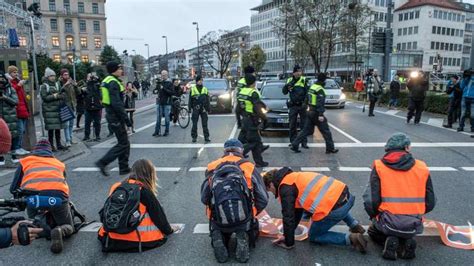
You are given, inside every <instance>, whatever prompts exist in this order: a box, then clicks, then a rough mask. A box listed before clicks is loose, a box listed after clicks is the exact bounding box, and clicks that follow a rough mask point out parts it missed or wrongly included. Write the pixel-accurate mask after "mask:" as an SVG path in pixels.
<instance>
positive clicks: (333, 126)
mask: <svg viewBox="0 0 474 266" xmlns="http://www.w3.org/2000/svg"><path fill="white" fill-rule="evenodd" d="M328 124H329V126H330V127H332V128H334V129H335V130H336V131H338V132H339V133H341V134H342V135H344V136H345V137H346V138H348V139H350V140H352V141H354V142H355V143H362V142H361V141H360V140H358V139H356V138H354V137H353V136H351V135H349V134H348V133H346V132H344V131H343V130H342V129H340V128H338V127H336V126H335V125H333V124H331V123H328Z"/></svg>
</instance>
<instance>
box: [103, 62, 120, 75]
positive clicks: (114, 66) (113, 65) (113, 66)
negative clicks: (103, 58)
mask: <svg viewBox="0 0 474 266" xmlns="http://www.w3.org/2000/svg"><path fill="white" fill-rule="evenodd" d="M105 68H107V72H109V74H112V73H114V72H115V71H117V70H118V69H119V68H120V63H118V62H116V61H109V62H107V65H106V66H105Z"/></svg>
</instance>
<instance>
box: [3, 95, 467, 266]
mask: <svg viewBox="0 0 474 266" xmlns="http://www.w3.org/2000/svg"><path fill="white" fill-rule="evenodd" d="M360 107H361V106H360V105H359V104H348V106H347V107H346V109H342V110H328V111H327V113H326V114H327V117H328V119H329V122H330V123H331V125H332V128H331V130H332V134H333V137H334V140H335V142H336V146H338V147H339V148H340V152H339V153H338V154H335V155H326V154H325V153H324V151H325V148H324V141H323V139H322V137H321V135H320V134H319V132H317V131H316V133H315V134H314V136H313V137H312V138H311V139H310V140H309V142H310V147H311V148H310V149H309V150H303V152H302V153H300V154H294V153H293V152H291V151H290V150H289V149H288V146H287V144H288V136H287V135H285V134H284V133H266V134H265V136H264V142H265V143H267V144H270V145H271V148H270V149H269V150H268V151H267V152H266V153H265V154H264V158H265V160H266V161H268V162H269V163H270V167H269V168H272V167H281V166H290V167H292V168H293V169H295V170H306V171H309V170H319V171H324V173H326V174H328V175H331V176H334V177H336V178H339V179H341V180H342V181H344V182H345V183H346V184H348V186H349V187H350V191H351V192H352V193H353V194H354V195H355V196H356V204H355V206H354V208H353V209H352V214H353V216H354V217H355V218H356V219H358V220H360V221H361V223H362V224H364V225H367V224H369V220H368V217H367V215H366V213H365V211H364V209H363V204H362V193H363V191H364V189H365V186H366V182H367V180H368V177H369V174H370V166H371V163H372V161H373V160H374V159H377V158H380V157H381V156H382V155H383V153H384V150H383V145H384V143H385V141H386V140H387V138H388V137H389V136H390V135H391V134H393V133H395V132H405V133H407V134H408V135H409V136H410V137H411V139H412V142H413V146H414V147H413V154H414V156H415V157H416V158H418V159H422V160H424V161H426V162H427V164H428V165H429V166H430V167H433V168H432V179H433V184H434V188H435V192H436V196H437V200H438V201H437V206H436V208H435V209H434V211H433V212H431V213H429V214H428V215H427V217H428V218H432V219H434V220H438V221H442V222H446V223H450V224H453V225H467V222H468V221H471V222H472V221H474V197H473V192H474V191H473V187H474V186H473V185H474V183H473V178H474V142H473V139H472V138H470V137H469V134H460V133H456V132H454V131H452V130H447V129H444V128H441V127H440V124H439V118H438V117H434V116H429V117H424V118H423V122H424V123H422V124H421V125H419V126H415V125H413V124H411V125H407V124H406V123H405V121H404V120H403V116H404V113H403V112H398V113H397V112H394V111H388V112H387V110H382V109H379V112H377V113H376V116H375V117H374V118H369V117H367V113H365V114H364V113H362V112H361V109H360ZM155 118H156V116H155V110H154V109H151V110H148V111H145V112H143V113H141V114H139V115H138V116H137V117H136V119H135V121H136V129H137V133H135V134H133V135H132V136H131V137H130V139H131V143H132V150H131V156H130V160H131V162H133V161H135V160H137V159H139V158H147V159H150V160H151V161H152V162H153V163H154V164H155V166H156V167H157V172H158V176H159V185H160V188H159V190H158V193H159V194H158V198H159V200H160V202H161V203H162V205H163V206H164V208H165V210H166V214H167V217H168V219H169V220H170V222H172V223H180V224H185V228H184V230H183V232H182V233H180V234H177V235H172V236H170V237H169V239H168V242H167V244H165V245H164V246H162V247H160V248H157V249H155V250H151V251H147V252H145V253H143V254H140V255H139V254H103V253H102V252H101V248H100V245H99V242H98V241H97V239H96V236H97V234H96V232H94V229H90V228H89V230H86V231H82V232H79V233H78V234H76V235H74V236H73V237H72V238H71V239H69V240H67V241H66V247H65V250H64V252H63V253H62V254H60V255H53V254H51V253H50V252H49V243H47V242H46V241H45V240H38V241H35V242H34V243H33V244H32V245H31V246H29V247H12V248H9V249H5V250H2V251H1V252H0V265H13V264H17V265H27V264H39V265H46V264H54V265H57V264H73V265H94V264H100V265H103V264H107V265H112V264H113V265H125V264H131V263H133V264H135V265H138V264H145V263H146V264H157V265H210V264H216V262H215V259H214V256H213V252H212V248H211V246H210V239H209V237H208V235H207V234H206V233H205V232H204V231H201V230H200V229H199V228H202V225H200V226H199V224H205V223H206V220H207V219H206V216H205V212H204V206H203V205H202V204H201V203H200V200H199V199H200V197H199V196H200V185H201V182H202V181H203V178H204V175H203V173H204V172H203V168H204V167H206V165H207V163H209V162H210V161H212V160H215V159H217V158H218V157H220V156H221V155H222V146H223V143H224V141H225V140H226V139H228V138H229V137H232V136H237V135H238V130H237V129H236V125H235V118H234V116H233V115H231V114H216V115H211V117H210V120H209V128H210V130H211V139H212V143H211V144H209V145H204V139H203V137H202V132H201V131H199V134H200V135H201V136H200V137H199V138H198V143H197V144H192V143H191V136H190V127H188V128H187V129H181V128H179V127H172V128H171V135H170V136H169V137H160V138H154V137H152V136H151V135H152V133H153V131H154V124H153V123H154V121H155ZM103 132H106V129H105V128H104V131H103ZM81 134H82V133H78V137H79V138H82V135H81ZM103 134H106V133H103ZM113 143H114V140H113V139H109V140H104V141H103V142H102V143H100V144H98V143H88V145H89V146H90V152H89V153H88V154H86V155H84V156H81V157H78V158H74V159H73V160H71V161H70V162H68V164H67V168H68V183H69V186H70V187H71V193H72V199H73V201H74V202H75V203H76V205H77V206H78V207H79V209H80V210H81V211H82V212H84V213H85V214H86V216H87V217H88V219H89V220H98V211H99V209H100V208H101V207H102V205H103V203H104V201H105V198H106V195H107V192H108V190H109V187H110V186H111V185H112V184H113V183H115V182H117V181H119V180H121V178H123V177H120V176H118V172H113V174H112V176H111V177H103V176H101V175H100V174H99V173H98V171H97V170H96V169H94V162H95V161H96V160H98V159H99V158H100V157H101V156H102V155H103V154H104V153H105V152H106V151H107V149H108V148H109V147H110V146H111V145H113ZM117 166H118V165H116V164H114V165H112V167H117ZM264 170H267V169H264ZM5 178H10V176H0V179H5ZM0 197H9V193H8V186H3V187H0ZM267 210H268V212H269V213H270V214H271V215H272V216H273V217H281V212H280V208H279V206H278V202H277V201H276V200H275V199H273V198H272V199H271V201H270V204H269V206H268V208H267ZM418 243H419V248H418V250H417V258H416V259H415V260H414V261H412V262H411V264H418V265H442V264H445V265H446V264H449V265H472V262H473V261H474V255H473V253H472V251H465V250H458V249H453V248H450V247H447V246H444V245H443V244H442V243H441V240H440V239H439V237H424V236H421V237H418ZM380 252H381V248H379V247H376V246H374V245H373V244H372V243H371V242H369V252H368V254H367V255H360V254H359V253H357V252H356V251H354V250H352V249H351V248H348V247H335V246H321V245H314V244H310V243H309V242H308V241H305V242H299V243H297V246H296V248H295V249H293V250H291V251H286V250H282V249H279V248H276V247H273V246H272V245H271V240H270V239H267V238H261V239H260V240H259V242H258V245H257V248H256V249H255V250H253V251H252V254H251V260H250V264H254V265H284V264H286V265H315V264H316V263H318V264H322V265H342V264H346V265H347V264H349V263H350V264H353V265H362V264H364V265H367V264H370V265H381V264H394V263H389V262H387V261H384V260H383V259H382V258H381V256H380ZM396 263H397V264H401V263H406V262H404V261H397V262H396Z"/></svg>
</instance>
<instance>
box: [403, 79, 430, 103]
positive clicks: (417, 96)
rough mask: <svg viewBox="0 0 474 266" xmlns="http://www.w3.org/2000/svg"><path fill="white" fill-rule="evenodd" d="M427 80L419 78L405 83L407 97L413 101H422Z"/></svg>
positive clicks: (426, 88) (426, 89)
mask: <svg viewBox="0 0 474 266" xmlns="http://www.w3.org/2000/svg"><path fill="white" fill-rule="evenodd" d="M428 85H429V83H428V80H427V79H425V78H423V77H420V78H418V79H410V80H409V81H408V83H407V87H408V91H409V95H408V96H409V97H410V98H411V99H413V100H415V101H423V100H424V99H425V97H426V91H428Z"/></svg>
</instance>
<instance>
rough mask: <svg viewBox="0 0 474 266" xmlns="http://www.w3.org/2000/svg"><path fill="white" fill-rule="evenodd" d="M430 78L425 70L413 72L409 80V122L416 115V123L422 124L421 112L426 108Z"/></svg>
mask: <svg viewBox="0 0 474 266" xmlns="http://www.w3.org/2000/svg"><path fill="white" fill-rule="evenodd" d="M428 85H429V83H428V80H427V79H425V77H424V74H423V72H413V73H412V74H411V75H410V78H409V79H408V82H407V88H408V92H409V93H408V114H407V124H409V123H410V120H411V119H412V118H413V116H415V121H414V122H415V125H419V124H420V120H421V114H422V113H423V109H424V108H425V106H424V104H425V97H426V91H428Z"/></svg>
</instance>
